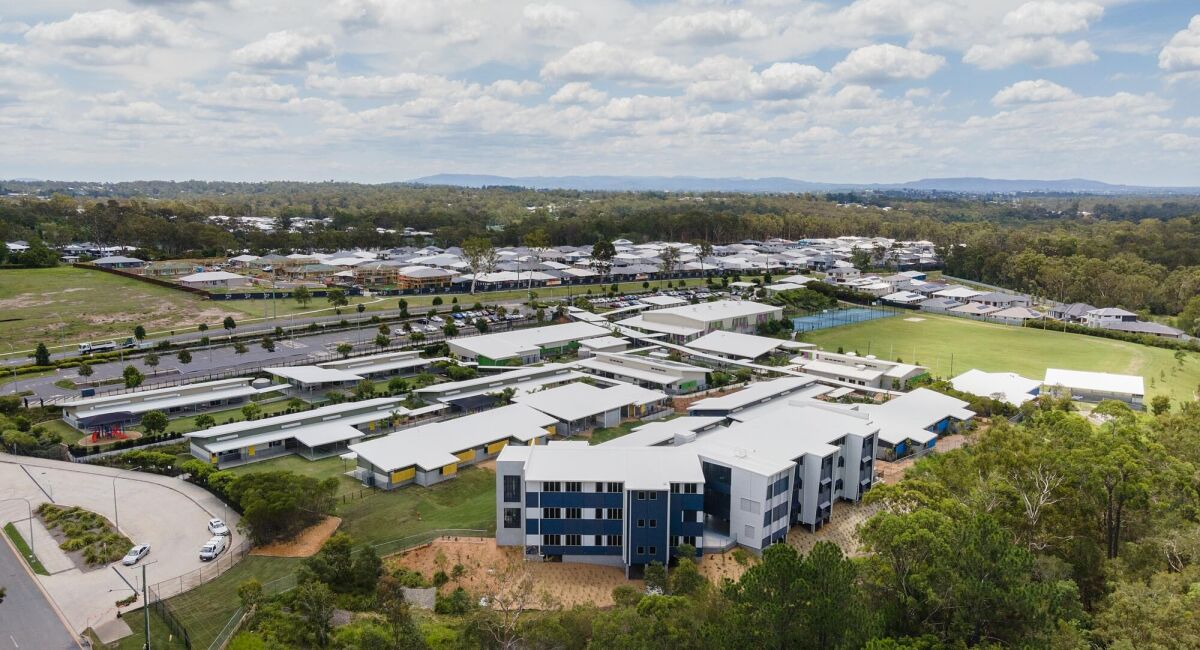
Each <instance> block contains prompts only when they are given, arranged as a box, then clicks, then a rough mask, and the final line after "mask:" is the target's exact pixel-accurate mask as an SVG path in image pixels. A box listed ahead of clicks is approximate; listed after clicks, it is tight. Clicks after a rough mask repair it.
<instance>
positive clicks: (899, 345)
mask: <svg viewBox="0 0 1200 650" xmlns="http://www.w3.org/2000/svg"><path fill="white" fill-rule="evenodd" d="M920 316H921V318H923V319H924V320H922V321H920V322H911V321H909V320H906V319H904V318H900V317H896V318H881V319H879V320H874V321H868V322H865V323H856V324H853V325H845V326H842V327H834V328H831V329H825V330H818V331H815V332H811V333H809V334H806V335H804V340H805V341H808V342H810V343H815V344H817V345H818V346H821V347H822V348H825V349H826V350H836V349H837V348H838V347H841V348H843V349H845V350H846V351H847V352H850V351H854V352H858V353H859V354H873V355H876V356H878V357H880V358H883V359H896V358H897V357H899V358H902V359H904V361H906V362H910V363H919V364H921V365H923V366H926V367H928V368H929V369H930V371H931V372H932V373H933V375H935V376H937V377H945V378H949V377H952V376H955V375H958V374H961V373H963V372H965V371H967V370H969V369H971V368H978V369H980V370H986V371H989V372H1016V373H1019V374H1021V375H1024V376H1026V377H1029V378H1031V379H1041V378H1042V377H1043V376H1045V371H1046V368H1067V369H1070V370H1091V371H1095V372H1112V373H1120V374H1129V375H1141V376H1142V377H1144V378H1145V380H1146V393H1147V397H1151V396H1154V395H1168V396H1170V397H1171V399H1173V400H1192V399H1195V392H1196V390H1197V387H1198V386H1200V355H1197V354H1195V353H1188V354H1186V355H1185V359H1184V361H1183V363H1182V364H1181V363H1179V362H1178V361H1176V360H1175V357H1174V355H1175V352H1174V351H1173V350H1167V349H1163V348H1153V347H1149V346H1146V345H1138V344H1136V343H1127V342H1125V341H1114V340H1111V339H1104V338H1099V337H1095V336H1083V335H1080V334H1068V333H1065V332H1053V331H1048V330H1039V329H1032V328H1028V327H1010V326H1007V325H998V324H995V323H983V322H979V321H973V320H969V319H965V318H955V317H952V316H939V315H935V314H925V313H922V314H921V315H920ZM952 355H953V370H952V369H951V360H952Z"/></svg>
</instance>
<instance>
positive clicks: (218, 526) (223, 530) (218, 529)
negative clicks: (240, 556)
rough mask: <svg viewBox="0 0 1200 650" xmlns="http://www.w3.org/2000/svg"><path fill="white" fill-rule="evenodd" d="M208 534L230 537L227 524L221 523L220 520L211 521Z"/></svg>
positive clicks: (209, 521)
mask: <svg viewBox="0 0 1200 650" xmlns="http://www.w3.org/2000/svg"><path fill="white" fill-rule="evenodd" d="M208 532H210V533H212V534H213V535H228V534H229V527H228V526H226V525H225V522H223V521H221V520H220V519H209V520H208Z"/></svg>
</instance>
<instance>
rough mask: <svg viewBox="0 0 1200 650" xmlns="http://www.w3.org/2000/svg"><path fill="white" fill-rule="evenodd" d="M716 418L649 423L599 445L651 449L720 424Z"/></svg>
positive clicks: (684, 418)
mask: <svg viewBox="0 0 1200 650" xmlns="http://www.w3.org/2000/svg"><path fill="white" fill-rule="evenodd" d="M724 419H725V418H723V417H718V416H710V417H696V416H688V415H685V416H683V417H678V418H674V419H671V420H659V421H656V422H649V423H647V424H643V425H642V426H640V427H636V428H634V429H633V431H631V432H630V433H628V434H626V435H623V436H621V437H620V438H613V439H612V440H609V441H608V442H604V443H601V444H600V445H598V446H601V447H653V446H655V445H661V444H663V443H665V442H670V441H671V440H673V439H674V438H675V436H676V434H680V433H695V432H697V431H699V430H701V429H705V428H707V427H711V426H713V425H715V424H718V423H720V422H722V421H723V420H724Z"/></svg>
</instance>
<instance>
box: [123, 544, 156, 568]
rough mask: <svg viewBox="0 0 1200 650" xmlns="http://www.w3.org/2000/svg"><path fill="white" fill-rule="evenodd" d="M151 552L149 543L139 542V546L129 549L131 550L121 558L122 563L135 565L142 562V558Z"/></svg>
mask: <svg viewBox="0 0 1200 650" xmlns="http://www.w3.org/2000/svg"><path fill="white" fill-rule="evenodd" d="M149 553H150V545H149V544H138V545H137V546H134V547H133V548H131V549H129V552H128V553H126V554H125V557H124V558H122V559H121V564H124V565H125V566H133V565H135V564H137V563H138V562H140V561H141V560H142V558H144V557H146V556H147V555H149Z"/></svg>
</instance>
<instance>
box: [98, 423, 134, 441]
mask: <svg viewBox="0 0 1200 650" xmlns="http://www.w3.org/2000/svg"><path fill="white" fill-rule="evenodd" d="M127 438H129V436H127V435H125V432H124V431H122V430H121V425H119V424H117V425H113V426H111V427H98V428H95V429H92V433H91V434H90V435H88V442H89V443H92V444H95V443H97V442H101V441H104V442H107V441H110V440H125V439H127Z"/></svg>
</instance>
